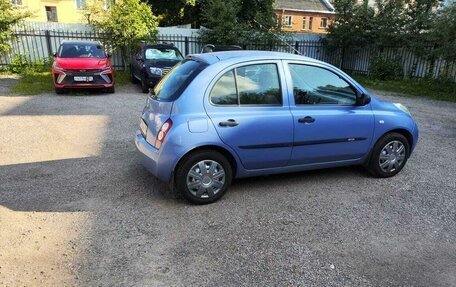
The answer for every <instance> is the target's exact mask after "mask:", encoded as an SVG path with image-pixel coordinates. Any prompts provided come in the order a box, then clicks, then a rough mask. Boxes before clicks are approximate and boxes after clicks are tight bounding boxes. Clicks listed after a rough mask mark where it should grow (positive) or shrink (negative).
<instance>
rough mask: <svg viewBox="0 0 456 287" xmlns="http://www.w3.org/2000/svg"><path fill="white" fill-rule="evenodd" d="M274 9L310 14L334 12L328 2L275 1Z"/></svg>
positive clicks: (320, 0) (313, 0)
mask: <svg viewBox="0 0 456 287" xmlns="http://www.w3.org/2000/svg"><path fill="white" fill-rule="evenodd" d="M274 8H275V9H285V10H294V11H311V12H326V13H327V12H334V7H333V6H332V5H331V3H329V1H328V0H276V2H275V5H274Z"/></svg>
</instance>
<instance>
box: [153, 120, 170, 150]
mask: <svg viewBox="0 0 456 287" xmlns="http://www.w3.org/2000/svg"><path fill="white" fill-rule="evenodd" d="M172 126H173V121H172V120H171V119H168V120H167V121H166V122H165V123H164V124H163V125H162V126H161V128H160V131H158V134H157V139H156V140H155V147H156V148H157V149H159V148H160V147H161V145H162V143H163V141H164V140H165V138H166V135H167V134H168V132H169V130H170V129H171V127H172Z"/></svg>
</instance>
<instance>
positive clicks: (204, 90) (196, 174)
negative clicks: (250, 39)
mask: <svg viewBox="0 0 456 287" xmlns="http://www.w3.org/2000/svg"><path fill="white" fill-rule="evenodd" d="M417 141H418V128H417V125H416V123H415V121H414V120H413V119H412V117H411V115H410V113H409V111H408V110H407V108H406V107H404V106H403V105H401V104H397V103H395V104H393V103H388V102H383V101H380V100H378V99H375V98H374V97H372V96H370V95H369V93H368V92H367V91H366V90H365V89H364V88H363V87H362V86H361V85H359V84H358V83H357V82H356V81H354V80H353V79H352V78H350V77H349V76H348V75H347V74H345V73H344V72H342V71H340V70H339V69H337V68H335V67H334V66H332V65H329V64H327V63H324V62H321V61H317V60H314V59H311V58H307V57H302V56H298V55H293V54H285V53H276V52H262V51H229V52H216V53H208V54H200V55H190V56H188V57H187V58H186V59H185V60H184V61H182V62H180V63H179V64H177V65H176V66H175V67H174V68H173V69H172V70H171V71H170V72H169V73H168V74H166V76H165V77H164V78H163V79H162V80H161V81H160V82H159V83H158V85H157V86H156V87H155V89H154V90H153V91H151V93H150V95H149V96H148V98H147V102H146V106H145V108H144V110H143V113H142V116H141V120H140V125H139V128H138V130H137V132H136V146H137V148H138V150H139V151H140V153H141V155H142V160H143V164H144V165H145V167H146V168H147V169H148V170H149V171H150V172H152V174H154V175H155V176H156V177H158V178H159V179H160V180H162V181H164V182H167V183H170V186H171V187H172V188H175V189H177V190H178V191H179V192H180V193H182V195H183V196H184V197H185V198H186V199H187V200H189V201H190V202H193V203H210V202H213V201H215V200H217V199H219V198H220V197H221V196H222V195H223V194H224V193H225V192H226V190H227V189H228V187H229V186H230V184H231V181H232V179H233V178H235V177H236V178H240V177H249V176H258V175H266V174H274V173H284V172H296V171H303V170H310V169H320V168H328V167H336V166H348V165H363V166H365V167H366V168H367V169H368V170H369V171H370V172H371V173H372V174H373V175H374V176H377V177H390V176H393V175H395V174H397V173H398V172H399V171H400V170H401V169H402V168H403V167H404V165H405V163H406V162H407V159H408V158H409V157H410V154H411V153H412V151H413V149H414V148H415V146H416V143H417Z"/></svg>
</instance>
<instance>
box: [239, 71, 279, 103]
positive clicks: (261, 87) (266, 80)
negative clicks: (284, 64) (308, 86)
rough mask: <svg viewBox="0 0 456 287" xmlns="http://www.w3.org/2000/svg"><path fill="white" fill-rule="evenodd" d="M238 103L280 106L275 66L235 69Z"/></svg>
mask: <svg viewBox="0 0 456 287" xmlns="http://www.w3.org/2000/svg"><path fill="white" fill-rule="evenodd" d="M236 82H237V88H238V93H239V102H240V104H241V106H242V105H282V93H281V92H280V84H279V73H278V72H277V65H276V64H258V65H250V66H243V67H239V68H237V69H236Z"/></svg>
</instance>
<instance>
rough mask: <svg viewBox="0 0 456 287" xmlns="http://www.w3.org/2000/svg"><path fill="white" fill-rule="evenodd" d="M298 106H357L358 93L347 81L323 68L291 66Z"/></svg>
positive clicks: (294, 93)
mask: <svg viewBox="0 0 456 287" xmlns="http://www.w3.org/2000/svg"><path fill="white" fill-rule="evenodd" d="M289 67H290V73H291V79H292V81H293V95H294V99H295V104H296V105H324V104H326V105H355V104H356V92H355V91H354V90H353V88H352V87H351V86H350V84H348V83H347V82H346V81H345V80H343V79H341V78H340V77H339V76H338V75H336V74H335V73H333V72H331V71H328V70H326V69H323V68H319V67H313V66H307V65H300V64H290V65H289Z"/></svg>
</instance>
